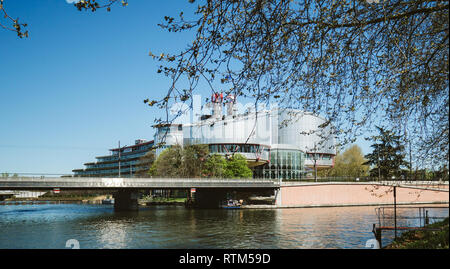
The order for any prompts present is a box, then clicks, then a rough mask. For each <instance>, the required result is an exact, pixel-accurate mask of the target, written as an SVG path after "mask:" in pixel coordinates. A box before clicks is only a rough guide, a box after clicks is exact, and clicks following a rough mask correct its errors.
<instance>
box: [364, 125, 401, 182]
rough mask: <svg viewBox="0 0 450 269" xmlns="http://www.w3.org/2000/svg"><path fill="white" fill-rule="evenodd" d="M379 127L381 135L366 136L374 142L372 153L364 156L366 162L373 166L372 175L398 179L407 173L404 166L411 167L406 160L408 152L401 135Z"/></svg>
mask: <svg viewBox="0 0 450 269" xmlns="http://www.w3.org/2000/svg"><path fill="white" fill-rule="evenodd" d="M377 129H378V132H379V135H377V136H372V137H370V138H366V139H367V140H370V141H372V142H374V143H373V144H372V145H371V147H372V148H373V151H372V153H369V154H367V155H366V156H364V157H365V158H366V159H367V162H365V163H364V164H365V165H370V166H371V167H373V168H372V169H371V170H370V176H371V177H381V178H382V179H391V178H392V177H393V176H395V177H396V178H397V179H398V178H399V177H400V176H401V175H402V174H403V175H404V174H405V172H404V171H402V168H404V167H409V163H408V162H406V161H405V160H404V159H405V155H406V154H405V152H404V145H402V142H401V141H402V140H401V136H399V135H395V134H394V133H393V132H392V131H390V130H385V129H384V128H382V127H378V126H377Z"/></svg>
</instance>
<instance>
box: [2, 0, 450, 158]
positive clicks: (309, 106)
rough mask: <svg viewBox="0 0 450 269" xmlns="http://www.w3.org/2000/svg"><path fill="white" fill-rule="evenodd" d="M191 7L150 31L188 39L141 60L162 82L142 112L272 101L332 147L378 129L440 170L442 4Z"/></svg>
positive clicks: (229, 2)
mask: <svg viewBox="0 0 450 269" xmlns="http://www.w3.org/2000/svg"><path fill="white" fill-rule="evenodd" d="M3 2H4V1H3V0H0V3H1V4H3ZM189 2H190V3H194V2H196V1H194V0H189ZM197 2H199V4H198V7H197V9H196V12H195V14H194V15H193V17H192V18H188V19H185V17H184V13H183V12H181V13H180V14H179V16H178V17H177V18H174V17H170V16H165V17H164V22H163V23H161V24H160V26H161V27H162V28H163V29H166V30H167V31H169V32H181V31H192V32H193V33H194V36H195V37H194V40H193V41H192V43H190V44H188V45H187V47H186V49H183V50H182V51H181V52H179V53H170V52H158V53H152V52H150V56H152V57H153V58H154V59H155V60H158V61H160V62H161V65H160V67H159V69H158V73H162V74H164V75H166V76H168V77H169V78H170V79H171V80H172V82H171V83H170V85H169V87H168V91H167V93H166V94H165V95H164V96H163V97H162V98H161V99H156V98H153V97H152V98H149V99H146V100H144V102H145V103H147V104H148V105H150V106H154V105H157V106H158V107H160V108H165V109H167V110H168V109H169V108H170V107H171V105H172V104H173V103H175V102H184V103H187V104H188V106H189V107H192V96H193V94H194V93H195V91H196V90H197V88H198V87H199V85H204V84H206V85H208V86H209V87H210V89H211V91H212V92H217V91H225V94H227V93H232V94H235V95H237V96H242V97H249V98H252V99H253V100H255V105H256V107H257V104H258V103H269V102H273V101H275V102H277V103H279V104H280V105H281V106H284V107H290V108H299V109H301V110H305V111H310V112H313V113H316V114H319V115H322V116H324V117H326V118H327V119H328V121H327V122H326V123H325V124H323V126H322V127H326V126H328V125H333V126H336V127H338V128H334V130H335V134H336V135H337V137H338V138H339V139H340V141H341V144H346V143H349V142H353V141H354V139H355V137H356V136H357V135H359V134H362V133H363V132H365V131H367V129H369V130H370V129H371V127H372V126H374V125H375V124H377V123H378V124H379V123H380V122H383V123H385V124H386V125H387V126H388V127H389V128H392V129H393V130H394V132H395V133H397V134H398V133H401V132H403V134H404V137H405V139H409V140H414V141H415V143H416V145H417V150H418V153H419V154H422V156H421V157H424V156H426V157H427V158H434V159H435V160H437V161H439V160H441V161H443V162H448V159H449V121H448V116H449V113H448V112H449V102H448V99H449V98H448V96H449V93H448V88H449V83H448V75H449V72H448V66H449V63H448V52H449V47H448V45H449V43H448V42H449V25H448V22H449V15H448V14H449V1H448V0H409V1H403V0H390V1H362V0H336V1H328V0H304V1H292V0H252V1H244V0H242V1H239V0H238V1H236V0H205V1H197ZM100 3H101V4H100ZM113 4H121V5H123V6H126V5H127V4H128V2H127V1H118V0H102V1H100V0H98V1H96V0H82V1H79V2H77V3H75V4H74V5H75V7H76V8H77V9H78V10H92V11H96V10H97V9H99V8H102V7H106V9H107V10H108V11H109V10H110V7H111V6H112V5H113ZM0 11H3V12H4V15H5V17H6V19H7V20H9V21H10V22H12V23H13V27H12V28H11V27H9V28H10V29H12V30H13V31H16V32H17V33H18V35H19V36H20V37H22V34H23V33H22V31H21V29H22V28H21V26H26V25H24V24H20V23H19V22H18V19H17V20H14V19H12V18H11V17H9V16H8V15H7V14H6V11H5V9H4V8H3V5H2V6H1V8H0ZM0 25H1V26H2V27H3V28H7V26H5V24H3V23H1V22H0ZM156 121H157V122H158V121H159V122H161V121H163V120H162V119H157V120H156ZM165 121H170V119H168V118H167V119H165ZM406 134H408V136H406Z"/></svg>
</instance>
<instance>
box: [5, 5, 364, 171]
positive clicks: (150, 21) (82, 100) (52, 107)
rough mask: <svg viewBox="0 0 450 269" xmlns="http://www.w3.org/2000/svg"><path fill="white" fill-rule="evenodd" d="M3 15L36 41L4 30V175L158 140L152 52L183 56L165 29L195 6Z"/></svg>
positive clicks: (20, 9) (163, 85)
mask: <svg viewBox="0 0 450 269" xmlns="http://www.w3.org/2000/svg"><path fill="white" fill-rule="evenodd" d="M69 2H70V1H69ZM4 6H5V9H6V10H7V11H8V13H9V15H12V16H13V17H19V18H20V21H21V22H26V23H27V24H28V27H27V30H28V31H29V34H30V37H29V38H25V39H19V38H18V37H17V36H16V35H15V33H13V32H9V31H6V30H3V29H0V172H10V173H14V172H21V173H23V172H33V173H38V172H39V173H71V170H72V169H75V168H82V167H83V163H85V162H89V161H94V160H95V156H99V155H106V154H108V149H110V148H113V147H115V146H117V143H118V141H119V140H120V141H121V145H130V144H132V143H134V140H135V139H137V138H144V139H149V140H151V139H152V138H153V133H154V131H153V129H152V127H151V125H152V124H153V120H154V119H155V117H157V116H158V115H160V114H161V112H160V111H158V110H157V109H156V108H150V107H148V106H146V105H145V104H144V103H143V100H144V99H146V98H151V97H156V96H161V95H162V94H163V93H164V92H165V91H166V90H167V88H168V83H169V80H168V79H167V78H165V77H164V76H163V75H160V74H157V73H156V70H157V67H158V65H159V64H158V62H156V61H154V60H153V59H152V58H151V57H149V56H148V53H149V51H150V50H151V51H152V52H153V53H155V54H158V53H159V52H167V51H169V52H170V51H171V52H178V51H179V50H181V49H182V48H184V46H186V44H187V42H189V40H190V38H191V37H190V36H189V35H187V34H179V33H177V34H174V33H168V32H166V31H164V30H162V29H161V28H159V27H158V26H157V24H158V23H161V22H163V18H164V16H167V15H168V16H177V14H179V13H180V11H183V12H184V13H185V14H188V13H189V10H192V9H193V8H195V7H196V5H191V4H189V3H188V2H187V0H177V1H176V0H171V1H147V0H133V1H129V5H128V6H127V7H126V8H123V7H121V6H120V5H117V6H114V7H113V8H112V11H111V12H106V10H104V9H103V10H98V11H97V12H95V13H92V12H90V11H83V12H80V11H78V10H77V9H76V8H75V7H74V6H73V5H72V4H68V3H67V2H66V0H39V1H36V0H21V1H14V0H6V1H4ZM362 146H363V151H364V152H365V153H367V151H368V150H369V148H368V146H367V145H366V146H364V145H362Z"/></svg>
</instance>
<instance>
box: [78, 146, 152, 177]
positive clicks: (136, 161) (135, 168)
mask: <svg viewBox="0 0 450 269" xmlns="http://www.w3.org/2000/svg"><path fill="white" fill-rule="evenodd" d="M152 147H153V140H152V141H146V140H144V139H137V140H136V141H135V144H134V145H132V146H125V147H120V148H113V149H110V152H111V153H110V155H106V156H99V157H95V158H96V159H97V161H95V162H89V163H85V164H84V165H85V166H86V168H85V169H74V170H72V172H74V176H76V177H118V176H119V165H120V176H121V177H133V176H134V175H135V174H136V173H139V172H141V170H148V169H149V164H148V163H145V162H142V161H140V158H141V157H142V156H144V155H145V154H147V153H148V152H149V151H150V150H151V148H152ZM119 156H120V158H119Z"/></svg>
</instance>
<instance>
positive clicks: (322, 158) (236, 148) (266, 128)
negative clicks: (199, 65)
mask: <svg viewBox="0 0 450 269" xmlns="http://www.w3.org/2000/svg"><path fill="white" fill-rule="evenodd" d="M227 99H228V101H226V102H225V106H226V109H227V111H226V115H224V114H223V113H222V102H223V97H222V96H221V95H220V96H213V98H211V100H212V102H211V103H210V104H208V105H209V106H210V107H211V108H212V111H211V114H207V115H201V117H200V118H199V119H198V120H197V121H195V122H194V123H188V124H159V125H155V126H154V127H155V128H157V131H156V133H155V137H154V141H155V145H159V144H163V146H162V147H161V148H160V149H158V150H157V151H156V155H157V156H158V155H159V154H160V153H161V152H162V151H163V150H164V149H165V148H167V147H170V146H172V145H177V144H178V145H181V146H183V145H193V144H206V145H208V146H209V151H210V153H217V154H221V155H224V156H226V157H227V156H231V155H232V154H233V153H239V154H242V155H244V156H245V157H246V158H247V163H248V166H249V167H250V168H252V170H253V174H254V177H255V178H273V179H275V178H283V179H301V178H303V177H304V176H305V175H306V174H307V173H308V172H311V171H313V170H314V168H317V169H321V168H328V167H333V166H334V157H335V156H336V146H335V137H334V135H333V134H332V127H331V126H328V127H325V128H323V129H321V128H319V126H320V125H321V124H323V123H325V122H326V120H325V119H323V118H321V117H319V116H316V115H313V114H312V113H308V112H303V111H300V110H295V109H277V108H276V109H271V110H262V111H258V112H257V113H256V112H255V111H251V110H250V111H247V112H245V113H242V114H237V109H236V107H235V101H236V100H235V98H227Z"/></svg>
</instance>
